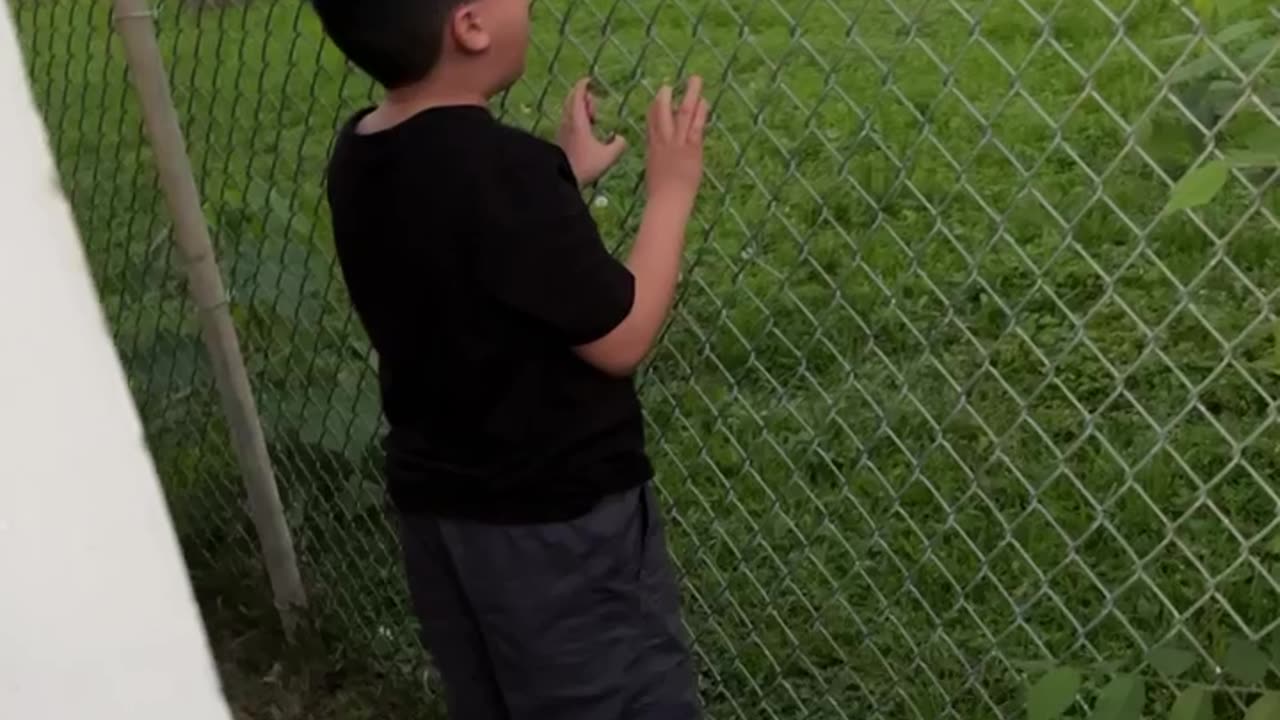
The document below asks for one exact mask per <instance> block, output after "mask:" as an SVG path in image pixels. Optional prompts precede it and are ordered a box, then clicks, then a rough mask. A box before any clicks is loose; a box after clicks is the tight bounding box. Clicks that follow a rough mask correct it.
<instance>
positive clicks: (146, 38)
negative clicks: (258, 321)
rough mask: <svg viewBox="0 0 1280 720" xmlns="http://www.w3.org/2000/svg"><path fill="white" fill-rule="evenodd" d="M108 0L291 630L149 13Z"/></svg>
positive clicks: (283, 576) (231, 346)
mask: <svg viewBox="0 0 1280 720" xmlns="http://www.w3.org/2000/svg"><path fill="white" fill-rule="evenodd" d="M114 3H115V5H114V11H115V15H114V18H113V22H114V25H115V28H116V31H117V32H118V33H119V34H120V37H121V39H122V41H123V44H124V50H125V57H126V61H127V62H128V65H129V71H130V72H129V74H130V76H131V77H132V79H133V85H134V88H135V90H136V91H137V93H138V100H139V102H140V103H141V106H142V113H143V119H144V122H145V125H146V130H147V135H148V139H149V140H150V142H151V148H152V151H153V153H154V155H155V162H156V168H157V170H158V172H159V175H160V184H161V187H162V189H163V191H164V197H165V202H166V204H167V205H168V208H169V213H170V214H171V215H172V217H173V223H174V238H175V241H176V242H177V245H178V249H179V251H180V252H181V254H182V258H183V261H184V262H185V264H186V267H187V281H188V286H189V290H190V292H191V298H192V300H193V301H194V302H195V305H196V308H197V310H198V312H199V316H200V331H201V335H202V337H203V339H204V344H205V350H206V351H207V352H208V354H209V359H210V362H211V365H212V367H213V374H214V378H215V380H216V382H217V386H218V393H219V395H220V396H221V398H222V407H223V411H224V412H225V413H226V416H227V422H228V424H229V425H230V426H231V434H232V442H233V447H234V448H235V453H236V458H237V460H238V462H239V464H240V471H241V473H242V474H243V475H244V481H245V485H246V486H247V490H248V496H249V511H250V513H251V514H252V515H253V524H254V526H255V527H256V529H257V533H258V542H259V543H260V545H261V549H262V555H263V559H264V561H265V563H266V567H267V573H268V575H269V576H270V579H271V588H272V592H273V594H274V596H275V604H276V608H277V610H278V611H279V612H280V617H281V621H282V622H283V624H284V628H285V632H286V633H289V634H292V632H293V629H294V623H295V621H296V617H295V614H294V611H295V610H296V609H299V608H302V607H304V606H305V605H306V594H305V592H304V590H303V587H302V577H301V574H300V573H299V572H298V559H297V556H296V554H295V553H294V547H293V538H292V536H291V535H290V533H289V526H288V524H287V523H286V522H285V518H284V507H283V505H282V504H281V502H280V493H279V490H278V489H277V488H276V480H275V474H274V471H273V470H272V467H271V457H270V455H269V453H268V450H267V442H266V437H265V436H264V435H263V431H262V424H261V421H260V420H259V417H258V408H257V404H256V403H255V402H254V399H253V389H252V387H251V386H250V383H249V373H248V371H247V370H246V369H245V365H244V358H243V356H242V355H241V351H240V341H239V339H238V338H237V336H236V329H235V325H234V324H233V323H232V320H231V312H230V310H229V308H228V306H227V293H226V288H225V287H224V286H223V283H222V275H221V273H220V271H219V270H218V262H217V258H216V257H215V255H214V250H213V242H212V240H211V239H210V237H209V228H208V226H207V225H206V224H205V218H204V210H203V208H202V207H201V202H200V191H199V188H198V187H197V186H196V180H195V175H194V173H193V171H192V168H191V160H190V158H189V157H188V156H187V148H186V141H185V140H184V139H183V136H182V128H181V126H180V125H179V123H178V112H177V110H176V108H175V107H174V104H173V96H172V94H171V92H170V89H169V78H168V75H167V72H166V70H165V67H164V60H163V58H162V57H161V55H160V46H159V43H158V42H157V41H156V32H155V18H154V14H153V11H152V9H151V7H150V6H149V5H148V0H114Z"/></svg>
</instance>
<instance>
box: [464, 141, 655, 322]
mask: <svg viewBox="0 0 1280 720" xmlns="http://www.w3.org/2000/svg"><path fill="white" fill-rule="evenodd" d="M530 141H531V142H532V138H530ZM537 150H539V151H540V152H539V153H537V154H533V155H532V156H530V155H528V154H525V155H523V156H521V155H520V154H513V155H512V156H511V157H510V158H509V160H508V161H506V162H503V163H501V165H500V167H501V169H502V172H501V173H500V174H501V176H502V177H500V178H498V179H497V181H496V182H495V183H494V186H493V187H494V192H493V194H492V197H491V198H490V201H491V202H490V203H489V208H488V213H489V215H490V217H489V218H488V219H487V220H485V221H483V222H482V225H483V226H484V227H485V228H486V229H485V230H484V232H483V235H484V237H481V238H479V241H480V242H479V245H480V247H479V250H480V253H479V257H478V265H479V267H478V268H477V275H478V276H479V277H480V281H481V283H482V284H483V285H484V287H485V289H486V290H487V291H488V292H489V293H490V294H491V295H492V296H493V297H494V298H495V299H496V300H498V301H499V302H500V303H502V304H503V305H505V306H507V307H508V308H509V309H511V310H513V311H515V312H517V313H519V314H521V315H523V316H525V317H527V318H529V319H531V320H532V321H534V322H536V323H538V324H540V325H542V326H544V327H545V328H546V329H547V330H548V331H549V332H552V333H554V334H555V335H556V336H558V337H559V338H560V339H561V340H562V341H563V342H565V343H567V344H569V345H572V346H576V345H585V344H587V343H590V342H594V341H596V340H599V339H600V338H602V337H604V336H605V335H608V334H609V333H610V332H612V331H613V330H614V329H615V328H616V327H618V325H620V324H621V323H622V321H623V320H625V319H626V317H627V315H628V314H630V312H631V307H632V304H633V303H634V302H635V278H634V277H633V276H632V274H631V271H630V270H628V269H627V267H626V266H625V265H623V264H622V263H621V262H619V261H618V260H617V259H615V258H614V257H613V256H612V255H611V254H610V253H609V251H608V250H607V249H606V248H605V246H604V243H603V241H602V240H601V238H600V233H599V230H598V229H597V227H596V224H595V221H594V219H592V217H591V213H590V211H589V210H588V209H587V206H586V203H585V202H583V200H582V195H581V193H580V191H579V189H578V186H577V182H576V180H575V179H574V176H573V171H572V169H571V168H570V167H569V163H568V160H567V159H566V158H565V157H564V154H563V153H562V152H560V150H559V149H558V148H550V147H547V148H537Z"/></svg>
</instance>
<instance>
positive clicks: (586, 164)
mask: <svg viewBox="0 0 1280 720" xmlns="http://www.w3.org/2000/svg"><path fill="white" fill-rule="evenodd" d="M590 85H591V78H583V79H582V80H579V81H578V82H577V84H576V85H574V86H573V92H571V93H570V94H569V99H568V100H566V101H565V104H564V117H563V118H562V119H561V120H560V130H559V132H558V133H557V134H556V142H557V143H559V145H560V149H562V150H564V154H565V155H567V156H568V157H569V165H570V166H571V167H572V168H573V174H574V176H575V177H577V178H578V184H579V185H582V186H586V185H590V184H591V183H593V182H595V181H597V180H599V179H600V178H601V177H603V176H604V174H605V173H606V172H608V171H609V168H611V167H613V165H614V164H615V163H617V162H618V159H619V158H621V157H622V153H624V152H626V150H627V141H626V139H625V138H623V137H622V136H621V135H615V136H614V137H613V139H612V140H610V141H609V142H602V141H601V140H599V139H598V138H597V137H596V134H595V122H596V100H595V98H594V97H593V96H592V95H591V90H590Z"/></svg>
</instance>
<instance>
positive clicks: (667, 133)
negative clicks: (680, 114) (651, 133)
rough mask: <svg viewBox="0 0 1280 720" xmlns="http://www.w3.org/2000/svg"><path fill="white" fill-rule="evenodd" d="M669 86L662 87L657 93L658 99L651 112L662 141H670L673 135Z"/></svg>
mask: <svg viewBox="0 0 1280 720" xmlns="http://www.w3.org/2000/svg"><path fill="white" fill-rule="evenodd" d="M671 94H672V93H671V86H670V85H663V86H662V89H661V90H659V91H658V99H657V100H656V101H655V102H654V108H653V112H654V115H655V116H656V117H654V125H655V129H656V130H657V131H658V132H659V133H661V134H662V137H663V139H670V138H671V137H672V136H674V135H675V125H676V119H675V117H674V116H673V115H672V114H671Z"/></svg>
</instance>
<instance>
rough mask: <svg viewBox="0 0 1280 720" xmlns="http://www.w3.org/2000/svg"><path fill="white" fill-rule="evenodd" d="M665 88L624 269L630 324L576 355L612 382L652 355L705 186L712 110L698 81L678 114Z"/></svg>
mask: <svg viewBox="0 0 1280 720" xmlns="http://www.w3.org/2000/svg"><path fill="white" fill-rule="evenodd" d="M672 103H673V101H672V91H671V88H669V87H664V88H662V90H660V91H659V92H658V97H657V99H656V100H655V101H654V103H653V107H652V108H650V110H649V157H648V166H647V172H646V182H647V186H648V203H647V205H646V207H645V212H644V217H643V219H642V221H641V224H640V233H639V235H638V236H637V238H636V242H635V246H634V247H633V248H632V251H631V255H630V256H629V257H628V258H627V263H626V264H627V268H628V269H629V270H630V271H631V274H632V275H633V276H634V278H635V297H634V300H633V302H632V306H631V311H630V312H629V313H628V314H627V316H626V318H625V319H624V320H623V321H622V322H621V323H620V324H619V325H618V326H617V327H616V328H614V329H613V330H612V331H611V332H609V333H608V334H607V335H605V336H604V337H603V338H600V339H599V340H596V341H594V342H590V343H587V344H585V345H580V346H578V347H577V348H576V351H577V353H578V354H579V355H580V356H581V357H582V358H583V359H584V360H586V361H587V362H589V363H591V364H592V365H594V366H595V367H596V368H598V369H600V370H602V371H604V372H607V373H609V374H611V375H617V376H621V377H625V376H629V375H631V374H632V373H633V372H635V370H636V368H637V367H639V365H640V363H642V362H643V361H644V359H645V357H647V356H648V354H649V352H650V350H652V348H653V344H654V342H655V341H656V340H657V337H658V333H659V332H660V331H661V330H662V325H663V323H664V322H665V321H666V318H667V314H668V313H669V312H670V310H671V304H672V301H673V300H674V298H675V290H676V282H677V279H678V278H679V275H680V260H681V257H682V256H683V254H684V246H685V230H686V228H687V226H688V224H689V218H690V216H691V215H692V213H693V205H694V200H695V198H696V197H697V194H698V187H699V185H700V184H701V181H702V167H703V157H702V155H703V153H702V147H703V135H704V133H705V130H706V125H707V115H708V111H709V108H708V105H707V102H706V101H705V100H704V99H703V98H702V81H701V79H700V78H697V77H694V78H691V79H690V81H689V88H688V91H687V92H686V94H685V97H684V101H683V102H682V103H681V104H680V108H679V110H678V111H677V112H675V113H673V111H672Z"/></svg>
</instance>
